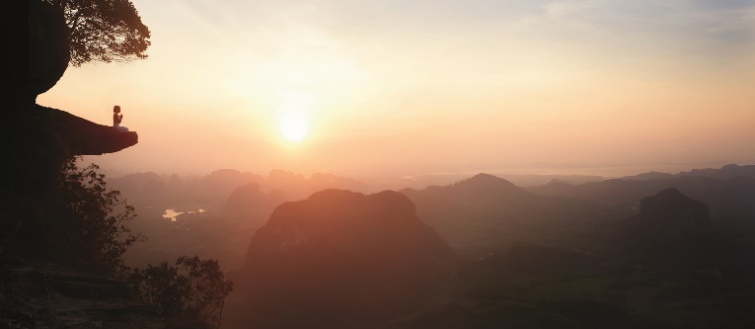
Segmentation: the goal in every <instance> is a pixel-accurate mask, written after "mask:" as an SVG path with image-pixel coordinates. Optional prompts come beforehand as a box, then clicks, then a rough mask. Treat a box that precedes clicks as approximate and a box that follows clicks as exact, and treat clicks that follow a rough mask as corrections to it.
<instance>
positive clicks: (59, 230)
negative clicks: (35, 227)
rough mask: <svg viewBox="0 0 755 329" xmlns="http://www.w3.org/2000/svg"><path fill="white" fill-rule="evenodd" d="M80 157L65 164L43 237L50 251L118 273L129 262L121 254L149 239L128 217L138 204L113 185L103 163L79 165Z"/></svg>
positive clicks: (86, 265)
mask: <svg viewBox="0 0 755 329" xmlns="http://www.w3.org/2000/svg"><path fill="white" fill-rule="evenodd" d="M78 160H80V157H75V158H72V159H70V160H69V161H68V162H66V163H65V164H64V165H63V167H62V169H61V179H60V181H59V184H58V187H57V189H56V191H55V193H54V195H53V199H52V200H50V202H51V209H52V212H50V214H49V216H46V218H43V220H44V222H43V223H42V227H41V228H42V230H41V234H42V238H43V241H44V244H46V245H47V248H48V252H49V253H51V255H50V256H54V257H55V258H57V259H60V260H64V261H66V262H68V263H71V264H72V265H76V266H79V267H83V268H86V269H89V270H96V271H101V272H106V273H114V272H116V271H117V270H119V269H123V268H125V266H124V264H123V260H122V259H121V256H122V255H123V253H125V252H126V249H127V248H128V247H129V246H131V245H132V244H133V243H134V242H137V241H140V240H144V239H145V237H144V236H143V235H141V234H133V233H131V230H129V228H128V227H126V225H125V223H126V222H127V221H130V220H132V219H134V218H135V217H136V213H135V211H134V207H133V206H131V205H129V204H128V203H127V202H126V201H125V200H121V196H120V192H119V191H114V190H108V189H107V184H106V182H105V175H103V174H100V173H98V172H97V170H98V169H99V166H97V165H96V164H90V165H88V166H86V167H84V168H79V167H78V166H77V162H78Z"/></svg>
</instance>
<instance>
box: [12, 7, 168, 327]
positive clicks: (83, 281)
mask: <svg viewBox="0 0 755 329" xmlns="http://www.w3.org/2000/svg"><path fill="white" fill-rule="evenodd" d="M26 3H27V4H28V9H29V11H28V14H29V17H28V19H29V20H28V31H27V32H28V34H27V35H26V37H27V38H9V43H10V46H11V47H10V48H11V49H12V50H17V53H21V54H26V55H28V58H27V59H25V60H24V61H22V62H20V63H18V62H12V61H9V62H10V63H11V65H9V66H10V70H9V74H8V75H7V76H4V78H5V79H10V80H11V81H5V82H7V86H8V88H7V90H4V93H3V94H2V95H3V98H2V99H0V103H2V105H3V109H2V111H0V122H2V123H1V124H2V126H0V131H2V132H3V136H2V138H1V139H0V147H1V148H0V152H2V153H3V155H4V160H3V165H2V166H0V168H2V169H0V181H1V182H2V184H0V209H2V211H0V278H1V279H2V281H0V283H2V284H1V285H0V320H2V322H0V325H3V326H4V325H11V324H12V325H14V326H15V327H18V328H63V327H72V326H77V327H97V326H101V327H102V326H104V327H109V328H128V327H145V328H151V327H155V326H158V327H165V323H164V321H162V320H161V319H159V318H157V317H154V314H146V313H143V312H141V311H135V309H132V308H131V306H133V300H131V299H129V298H127V296H126V295H124V292H123V289H121V288H122V285H120V284H117V283H113V282H111V281H112V280H110V281H108V280H105V279H102V280H100V279H101V278H99V279H98V278H91V277H84V276H85V274H84V273H78V274H75V275H72V276H69V275H62V276H58V275H57V274H59V272H58V270H59V269H51V268H50V267H48V266H47V265H44V264H43V265H41V266H42V267H37V266H34V265H30V263H31V260H34V261H39V260H42V259H45V257H46V255H45V254H44V251H42V252H40V251H39V248H38V247H39V246H40V245H43V244H42V243H41V242H42V241H40V240H41V239H42V237H44V236H47V235H54V234H56V233H58V232H55V231H54V230H51V231H49V232H48V230H50V227H48V226H45V225H44V223H49V222H50V221H52V220H55V219H56V216H57V215H59V214H55V213H53V211H51V210H50V209H54V208H53V207H52V206H51V205H52V204H54V198H55V191H56V189H57V188H58V186H59V183H60V181H61V169H62V166H63V164H65V163H66V162H67V161H68V160H69V159H71V158H72V157H74V156H77V155H100V154H105V153H113V152H118V151H121V150H123V149H125V148H127V147H130V146H133V145H135V144H136V143H137V142H138V137H137V134H136V133H135V132H127V133H123V132H119V131H117V130H115V129H114V128H112V127H110V126H105V125H100V124H97V123H94V122H91V121H89V120H86V119H83V118H80V117H77V116H75V115H72V114H70V113H67V112H65V111H61V110H58V109H53V108H48V107H44V106H40V105H38V104H36V98H37V95H39V94H41V93H44V92H46V91H48V90H49V89H50V88H52V87H53V86H54V85H55V84H56V83H57V81H58V80H59V79H60V78H61V77H62V76H63V74H64V73H65V70H66V68H67V67H68V64H69V60H70V45H69V43H68V40H69V39H68V36H69V28H68V26H67V25H66V21H65V16H64V13H63V11H62V9H60V8H58V7H56V6H53V5H51V4H49V3H48V2H46V1H42V0H30V1H27V2H26ZM22 12H23V11H22ZM19 30H23V29H19ZM24 40H26V41H28V44H25V43H23V41H24ZM24 48H25V49H24ZM23 50H26V51H23ZM6 65H7V64H6ZM42 232H44V233H42ZM46 234H47V235H46ZM14 258H15V259H16V260H14ZM19 264H21V266H19ZM68 265H70V264H68ZM60 268H62V269H70V268H66V264H60ZM96 299H97V300H99V299H102V301H101V302H94V300H96ZM139 307H141V306H137V308H139ZM142 315H143V316H145V317H148V318H149V317H152V320H151V321H148V322H149V324H147V323H141V324H139V323H134V322H129V321H126V319H127V318H129V317H130V316H133V317H135V318H138V317H141V316H142ZM108 319H109V320H108ZM110 320H113V321H110ZM6 321H7V322H6ZM153 325H154V326H153Z"/></svg>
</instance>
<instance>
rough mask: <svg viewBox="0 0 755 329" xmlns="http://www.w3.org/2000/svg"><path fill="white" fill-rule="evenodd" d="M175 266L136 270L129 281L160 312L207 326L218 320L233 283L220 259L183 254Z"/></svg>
mask: <svg viewBox="0 0 755 329" xmlns="http://www.w3.org/2000/svg"><path fill="white" fill-rule="evenodd" d="M175 265H176V266H175V267H174V266H170V265H168V263H167V262H162V263H160V264H159V265H156V266H154V265H148V266H147V267H146V268H145V269H138V268H137V269H133V270H131V273H130V274H129V275H128V277H127V281H128V283H129V285H130V286H131V287H132V289H134V290H135V291H137V292H138V294H139V295H140V296H141V297H142V298H143V299H144V300H145V301H146V302H148V303H150V304H152V305H154V306H155V308H156V309H157V311H158V312H159V313H160V314H165V315H174V316H179V317H184V318H186V319H188V320H194V321H199V322H200V323H202V324H204V326H205V327H211V326H212V324H214V323H219V322H220V318H221V316H222V312H223V305H224V301H225V297H226V296H228V294H229V293H230V292H231V291H232V290H233V282H231V281H229V280H227V279H226V278H225V276H224V275H223V272H222V271H221V270H220V266H219V264H218V261H217V260H213V259H209V260H201V259H200V258H199V257H198V256H194V257H187V256H183V257H179V258H178V259H177V260H176V263H175Z"/></svg>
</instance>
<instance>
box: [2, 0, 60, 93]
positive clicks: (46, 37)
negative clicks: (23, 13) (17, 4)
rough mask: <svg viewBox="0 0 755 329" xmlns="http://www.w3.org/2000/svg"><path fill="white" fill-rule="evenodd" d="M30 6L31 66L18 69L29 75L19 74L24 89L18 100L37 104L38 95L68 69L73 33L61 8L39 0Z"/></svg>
mask: <svg viewBox="0 0 755 329" xmlns="http://www.w3.org/2000/svg"><path fill="white" fill-rule="evenodd" d="M27 3H28V6H29V27H28V28H29V30H28V31H29V34H28V42H29V44H28V52H29V53H28V54H29V57H28V61H29V62H28V66H27V67H23V65H17V66H18V67H17V68H16V69H19V70H23V69H27V70H28V71H27V72H19V74H18V77H19V78H21V79H19V81H18V82H19V83H18V86H23V90H22V91H20V92H17V93H15V96H16V97H20V98H21V99H22V100H23V101H24V102H26V103H34V100H35V99H36V97H37V95H39V94H41V93H44V92H46V91H48V90H50V88H52V87H53V86H54V85H55V84H56V83H57V82H58V80H60V78H61V77H62V76H63V73H65V71H66V68H68V62H69V60H70V59H71V55H70V49H69V47H70V45H69V43H68V37H69V34H70V31H69V28H68V25H67V24H66V21H65V17H64V15H63V9H61V8H60V7H56V6H53V5H52V4H50V3H48V2H45V1H38V0H32V1H27ZM24 75H26V76H25V77H24ZM24 78H25V79H24ZM21 82H25V84H23V83H21Z"/></svg>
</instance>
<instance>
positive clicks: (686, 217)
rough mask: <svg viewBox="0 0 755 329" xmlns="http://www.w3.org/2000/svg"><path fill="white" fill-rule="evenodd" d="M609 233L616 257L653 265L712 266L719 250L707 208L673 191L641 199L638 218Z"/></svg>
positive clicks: (625, 221) (718, 239) (623, 223)
mask: <svg viewBox="0 0 755 329" xmlns="http://www.w3.org/2000/svg"><path fill="white" fill-rule="evenodd" d="M610 231H611V232H610V233H609V234H608V235H607V240H608V241H609V244H611V245H613V246H615V247H616V248H617V250H619V254H621V255H623V256H625V257H627V258H629V259H631V260H633V261H638V262H641V263H651V264H654V265H662V266H682V267H706V266H712V265H714V263H715V261H716V260H717V259H718V258H719V254H720V252H721V248H722V246H721V241H720V238H719V236H718V234H717V233H716V231H715V230H714V229H713V228H712V227H711V221H710V215H709V211H708V207H707V206H706V205H705V204H704V203H702V202H700V201H697V200H694V199H692V198H689V197H687V196H685V195H684V194H682V193H681V192H679V190H677V189H675V188H669V189H665V190H663V191H661V192H659V193H657V194H656V195H654V196H650V197H646V198H644V199H643V200H642V202H641V204H640V211H639V214H638V215H636V216H634V217H631V218H628V219H625V220H622V221H619V222H617V223H615V224H614V225H612V228H611V230H610Z"/></svg>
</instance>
